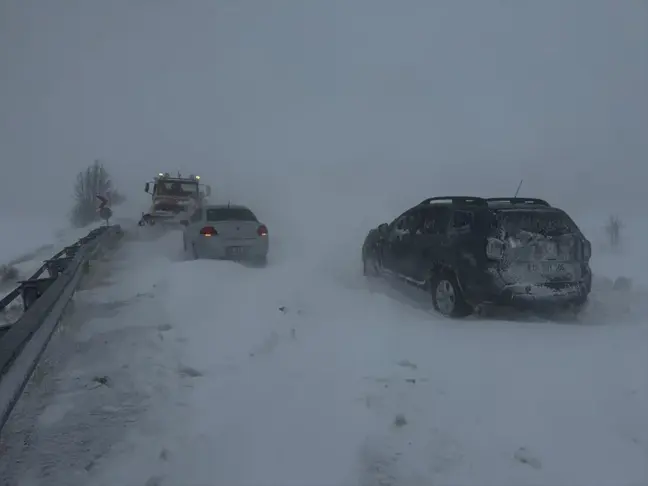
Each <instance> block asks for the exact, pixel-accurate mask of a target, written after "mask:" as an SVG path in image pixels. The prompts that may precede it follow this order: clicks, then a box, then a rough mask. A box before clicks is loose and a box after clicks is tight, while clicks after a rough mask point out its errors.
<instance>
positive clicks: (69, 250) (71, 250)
mask: <svg viewBox="0 0 648 486" xmlns="http://www.w3.org/2000/svg"><path fill="white" fill-rule="evenodd" d="M79 248H81V244H80V243H79V242H76V243H74V244H73V245H70V246H66V247H65V248H64V250H63V251H64V252H65V255H66V256H67V257H70V258H74V257H75V256H76V254H77V252H78V251H79Z"/></svg>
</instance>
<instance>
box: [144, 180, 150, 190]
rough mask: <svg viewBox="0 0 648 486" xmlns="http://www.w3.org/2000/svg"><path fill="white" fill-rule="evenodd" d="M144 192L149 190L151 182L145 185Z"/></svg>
mask: <svg viewBox="0 0 648 486" xmlns="http://www.w3.org/2000/svg"><path fill="white" fill-rule="evenodd" d="M144 192H149V183H148V182H147V183H146V185H145V186H144Z"/></svg>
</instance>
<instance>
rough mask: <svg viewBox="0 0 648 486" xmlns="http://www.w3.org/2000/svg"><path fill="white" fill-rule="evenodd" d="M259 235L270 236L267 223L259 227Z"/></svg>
mask: <svg viewBox="0 0 648 486" xmlns="http://www.w3.org/2000/svg"><path fill="white" fill-rule="evenodd" d="M257 235H259V236H268V228H267V227H266V225H265V224H262V225H261V226H259V227H258V228H257Z"/></svg>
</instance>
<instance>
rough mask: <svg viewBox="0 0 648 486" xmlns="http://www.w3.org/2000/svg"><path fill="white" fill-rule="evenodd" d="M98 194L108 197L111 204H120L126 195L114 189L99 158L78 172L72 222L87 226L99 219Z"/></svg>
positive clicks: (75, 224) (76, 224)
mask: <svg viewBox="0 0 648 486" xmlns="http://www.w3.org/2000/svg"><path fill="white" fill-rule="evenodd" d="M97 195H101V196H104V197H107V198H108V199H109V200H110V201H111V204H119V203H121V202H123V201H124V197H123V196H122V195H121V194H120V193H119V192H117V191H115V190H114V188H113V184H112V181H111V179H110V176H109V175H108V172H107V171H106V169H105V168H104V166H103V164H102V163H101V162H100V161H99V160H95V161H94V163H93V164H92V165H91V166H90V167H88V168H87V169H86V170H84V171H82V172H79V173H78V174H77V178H76V182H75V184H74V201H75V202H74V207H73V209H72V213H71V215H70V219H71V221H72V224H73V225H74V226H77V227H83V226H86V225H88V224H90V223H92V222H94V221H97V220H98V219H99V214H98V213H97V207H98V204H97Z"/></svg>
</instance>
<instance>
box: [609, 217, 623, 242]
mask: <svg viewBox="0 0 648 486" xmlns="http://www.w3.org/2000/svg"><path fill="white" fill-rule="evenodd" d="M622 228H623V223H622V222H621V218H619V216H616V215H612V216H610V218H609V219H608V222H607V224H606V225H605V232H606V233H607V236H608V241H609V242H610V247H612V248H613V249H616V248H618V247H619V245H620V243H621V229H622Z"/></svg>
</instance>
